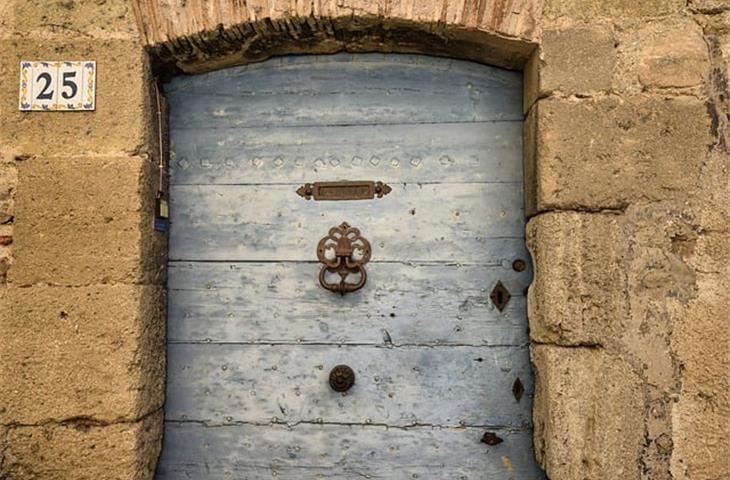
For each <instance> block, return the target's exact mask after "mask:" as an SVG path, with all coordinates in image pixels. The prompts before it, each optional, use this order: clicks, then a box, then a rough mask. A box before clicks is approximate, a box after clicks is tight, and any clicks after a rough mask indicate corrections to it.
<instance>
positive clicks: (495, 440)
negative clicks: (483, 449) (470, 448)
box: [481, 432, 504, 447]
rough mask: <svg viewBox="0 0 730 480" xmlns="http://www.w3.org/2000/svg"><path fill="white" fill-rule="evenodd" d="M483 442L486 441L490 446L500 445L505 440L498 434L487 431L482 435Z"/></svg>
mask: <svg viewBox="0 0 730 480" xmlns="http://www.w3.org/2000/svg"><path fill="white" fill-rule="evenodd" d="M481 442H482V443H486V444H487V445H489V446H492V447H493V446H495V445H499V444H500V443H502V442H504V440H502V439H501V438H499V437H498V436H497V434H496V433H494V432H485V433H484V436H482V440H481Z"/></svg>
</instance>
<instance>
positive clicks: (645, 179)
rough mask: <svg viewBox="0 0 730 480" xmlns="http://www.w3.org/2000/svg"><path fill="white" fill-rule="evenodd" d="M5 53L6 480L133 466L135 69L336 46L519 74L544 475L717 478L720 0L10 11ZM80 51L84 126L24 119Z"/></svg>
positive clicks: (86, 6) (122, 4) (110, 4)
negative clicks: (93, 101)
mask: <svg viewBox="0 0 730 480" xmlns="http://www.w3.org/2000/svg"><path fill="white" fill-rule="evenodd" d="M305 4H306V5H305ZM135 17H136V19H137V21H135ZM0 44H1V46H0V79H1V80H0V93H1V95H0V98H2V99H3V100H2V101H1V102H0V292H1V299H0V302H1V303H2V305H0V307H1V308H0V331H1V332H2V336H0V379H1V380H2V381H0V478H7V479H9V480H10V479H12V480H17V479H25V478H39V479H40V478H43V479H46V478H49V479H67V478H73V479H86V478H119V479H127V478H134V479H137V478H139V479H142V478H150V477H151V472H152V471H153V466H154V462H155V460H156V456H157V453H158V451H159V436H160V419H161V405H162V395H163V387H164V353H163V352H164V349H163V346H164V345H163V342H164V340H163V337H164V335H163V332H164V316H163V312H164V288H163V285H164V278H165V272H164V262H165V253H164V252H165V250H166V245H165V241H164V238H163V237H162V236H160V235H158V234H155V233H154V232H153V231H152V230H151V228H150V223H151V214H152V201H153V199H154V193H155V190H156V186H155V185H156V182H157V181H158V178H157V161H158V158H157V153H156V152H157V150H158V146H157V145H156V143H155V138H156V128H157V126H156V124H155V116H154V111H155V106H154V102H153V95H152V93H151V92H152V91H151V87H152V83H151V82H152V80H153V79H152V76H151V75H152V74H151V72H152V71H154V72H155V73H158V74H161V75H172V74H175V73H176V72H179V71H185V72H201V71H208V70H211V69H215V68H220V67H223V66H227V65H233V64H239V63H245V62H249V61H257V60H261V59H264V58H266V57H268V56H270V55H274V54H282V53H302V52H310V53H311V52H335V51H340V50H350V51H409V52H422V53H433V54H439V55H449V56H455V57H459V58H465V59H472V60H477V61H483V62H488V63H493V64H497V65H500V66H506V67H510V68H520V69H524V71H525V79H526V82H525V83H526V90H525V112H526V115H527V121H526V125H525V152H526V153H525V170H526V193H527V195H526V203H527V211H528V214H529V215H530V217H531V219H530V222H529V224H528V231H527V239H528V245H529V247H530V250H531V252H532V255H533V259H534V263H535V279H534V282H533V285H532V287H531V288H530V292H529V299H528V300H529V321H530V327H531V335H532V340H533V347H532V357H533V362H534V366H535V372H536V377H537V386H536V398H535V411H534V422H535V446H536V454H537V456H538V460H539V462H540V463H541V465H542V466H543V467H544V468H545V469H546V472H547V474H548V476H549V477H550V478H551V479H553V480H571V479H576V480H578V479H580V480H584V479H596V480H598V479H601V480H603V479H612V480H613V479H616V480H623V479H630V480H639V479H641V480H644V479H647V480H648V479H651V480H655V479H656V480H663V479H672V480H684V479H687V480H690V479H691V480H723V479H726V478H730V465H729V464H730V445H729V443H728V442H730V421H729V420H728V419H729V417H730V399H729V398H728V394H729V391H730V383H729V379H730V375H729V374H728V372H729V371H730V356H729V350H730V337H729V331H730V311H729V309H728V288H729V287H730V285H728V282H729V278H730V277H729V274H730V271H729V270H728V268H729V267H728V265H729V263H730V243H729V242H730V235H729V232H728V215H729V212H728V208H729V206H730V181H729V180H730V177H729V172H728V163H729V162H728V160H729V159H730V151H729V149H730V91H729V88H728V78H730V0H645V1H635V0H544V1H540V0H473V1H472V0H469V1H466V0H460V1H459V0H450V1H443V2H442V1H410V2H385V1H379V0H336V1H335V0H331V1H330V0H323V1H321V2H287V1H283V0H269V1H265V0H252V1H248V2H238V1H233V0H218V1H206V0H130V1H125V0H53V1H47V0H3V1H2V2H0ZM72 57H73V58H81V59H85V58H93V59H96V60H97V62H98V71H99V73H98V74H99V81H98V85H99V89H98V102H97V103H98V107H97V111H96V112H94V113H83V114H40V113H34V114H22V113H19V112H18V111H17V110H16V98H17V92H16V90H15V89H16V86H17V80H16V79H17V76H18V62H19V60H20V59H21V58H33V59H50V60H53V59H61V58H64V59H68V58H72ZM119 92H125V93H124V94H120V93H119Z"/></svg>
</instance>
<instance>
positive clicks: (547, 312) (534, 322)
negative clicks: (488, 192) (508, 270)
mask: <svg viewBox="0 0 730 480" xmlns="http://www.w3.org/2000/svg"><path fill="white" fill-rule="evenodd" d="M620 219H621V217H620V216H619V215H613V214H597V213H575V212H551V213H544V214H541V215H538V216H537V217H534V218H532V219H531V220H530V222H529V223H528V225H527V246H528V248H529V250H530V252H531V254H532V259H533V268H534V271H535V275H534V280H533V282H532V285H530V289H529V291H528V301H527V305H528V315H527V316H528V319H529V322H530V335H531V338H532V340H533V341H535V342H538V343H552V344H559V345H574V346H575V345H600V344H603V343H604V342H607V341H611V339H613V338H615V337H616V336H617V335H618V333H617V332H620V331H621V330H622V329H623V322H624V316H625V315H626V311H627V305H626V299H625V297H626V290H625V289H626V285H625V279H624V273H623V268H624V265H623V258H624V255H625V252H624V245H625V240H624V239H622V238H621V235H620V229H619V226H620V224H619V222H620Z"/></svg>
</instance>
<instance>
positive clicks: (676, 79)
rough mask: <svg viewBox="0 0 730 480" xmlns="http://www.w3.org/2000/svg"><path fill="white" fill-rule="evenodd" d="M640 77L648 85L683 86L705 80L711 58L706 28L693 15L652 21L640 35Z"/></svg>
mask: <svg viewBox="0 0 730 480" xmlns="http://www.w3.org/2000/svg"><path fill="white" fill-rule="evenodd" d="M637 42H638V44H639V46H640V47H639V48H640V51H639V64H638V76H639V81H640V82H641V84H642V85H644V86H646V87H658V88H671V87H674V88H682V87H693V86H698V85H700V84H702V83H703V82H704V81H705V77H706V76H707V74H708V73H709V68H710V62H709V57H708V53H707V44H706V43H705V40H704V38H703V37H702V30H701V29H700V27H699V25H697V24H696V23H695V22H694V21H692V20H691V19H682V20H680V21H678V22H677V23H675V24H667V23H666V22H660V23H651V24H649V25H648V26H646V27H644V28H642V29H641V30H640V31H639V34H638V36H637Z"/></svg>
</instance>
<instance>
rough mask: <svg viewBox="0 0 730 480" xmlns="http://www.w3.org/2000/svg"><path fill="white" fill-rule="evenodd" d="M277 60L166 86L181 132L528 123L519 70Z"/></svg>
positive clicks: (444, 63)
mask: <svg viewBox="0 0 730 480" xmlns="http://www.w3.org/2000/svg"><path fill="white" fill-rule="evenodd" d="M400 57H402V58H400ZM272 63H273V65H269V62H267V64H266V65H267V68H256V66H254V67H253V68H251V67H248V68H246V69H236V68H234V69H226V70H219V71H216V72H212V73H210V74H207V75H204V76H198V77H196V78H193V79H192V80H189V79H187V78H183V77H178V79H176V80H173V82H171V84H170V85H169V87H167V88H166V91H167V95H168V98H169V101H170V103H171V105H172V108H171V109H170V121H171V122H172V123H174V124H175V126H176V130H177V131H178V132H179V133H178V135H180V134H182V135H184V134H185V131H184V129H199V128H204V129H209V128H225V129H230V128H245V127H301V126H332V125H384V124H396V123H397V124H401V123H453V122H459V123H462V122H466V121H470V122H485V121H498V120H502V121H509V120H512V121H520V120H522V109H521V107H520V99H521V96H522V92H521V81H520V78H519V75H518V74H517V73H515V72H509V71H506V70H499V69H488V70H484V69H483V68H480V66H479V65H476V64H472V63H469V62H463V61H460V60H450V59H443V58H431V57H423V56H414V55H402V56H382V55H378V54H371V55H366V56H360V55H357V56H356V55H350V54H340V55H335V56H331V57H323V56H314V57H309V56H306V57H282V58H281V59H278V60H275V61H274V62H272ZM277 63H278V65H277ZM457 71H458V75H455V74H454V73H455V72H457ZM424 99H428V101H427V102H424V101H423V100H424ZM174 138H176V137H175V136H173V139H174Z"/></svg>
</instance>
